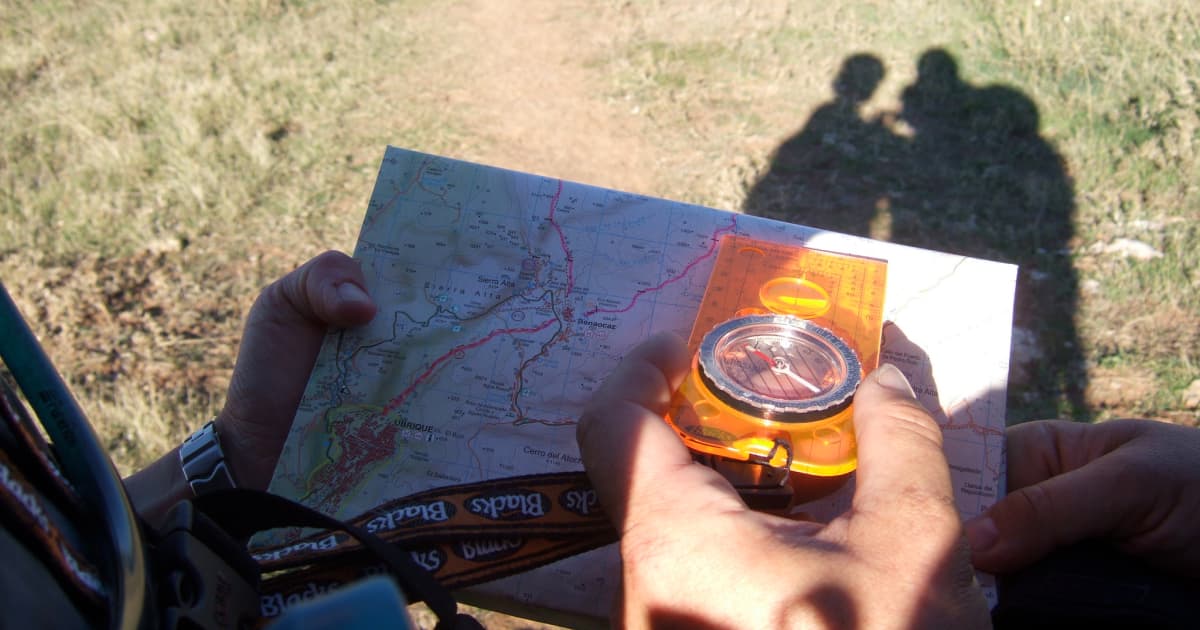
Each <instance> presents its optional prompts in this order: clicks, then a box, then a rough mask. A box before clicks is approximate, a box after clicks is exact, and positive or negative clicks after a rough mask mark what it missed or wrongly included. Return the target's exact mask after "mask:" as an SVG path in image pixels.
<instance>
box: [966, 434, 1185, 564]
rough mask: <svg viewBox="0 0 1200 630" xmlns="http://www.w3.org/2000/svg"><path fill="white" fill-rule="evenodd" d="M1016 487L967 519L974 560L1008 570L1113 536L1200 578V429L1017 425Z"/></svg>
mask: <svg viewBox="0 0 1200 630" xmlns="http://www.w3.org/2000/svg"><path fill="white" fill-rule="evenodd" d="M1007 438H1008V491H1009V494H1008V495H1007V496H1005V497H1004V498H1003V499H1001V500H1000V501H999V502H997V503H996V504H995V505H993V506H992V507H991V509H990V510H988V512H987V513H986V514H983V515H981V516H979V517H977V518H975V519H973V520H971V521H970V522H969V523H967V536H968V539H969V540H970V541H971V547H972V549H973V553H972V561H973V562H974V563H975V566H977V567H979V568H980V569H983V570H985V571H991V572H994V573H1005V572H1009V571H1013V570H1016V569H1020V568H1022V567H1025V566H1027V565H1029V564H1032V563H1033V562H1035V561H1037V560H1039V559H1041V558H1042V557H1044V556H1045V555H1047V554H1048V553H1050V552H1051V551H1052V550H1054V549H1055V548H1058V547H1065V546H1067V545H1071V544H1073V543H1077V542H1081V541H1084V540H1088V539H1104V540H1108V541H1111V542H1112V543H1114V544H1116V545H1117V546H1118V547H1119V548H1120V549H1121V550H1123V551H1125V552H1126V553H1129V554H1131V555H1134V556H1137V557H1140V558H1142V559H1144V560H1146V561H1147V562H1149V563H1151V564H1153V565H1155V566H1157V567H1160V568H1163V569H1166V570H1169V571H1171V572H1174V573H1177V574H1181V575H1184V576H1188V577H1200V544H1198V543H1200V528H1198V527H1197V525H1196V523H1197V522H1200V429H1192V428H1188V427H1181V426H1176V425H1171V424H1165V423H1160V422H1154V421H1150V420H1110V421H1108V422H1103V423H1101V424H1080V423H1076V422H1066V421H1042V422H1028V423H1024V424H1019V425H1016V426H1013V427H1011V428H1009V429H1008V433H1007Z"/></svg>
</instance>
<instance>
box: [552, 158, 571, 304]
mask: <svg viewBox="0 0 1200 630" xmlns="http://www.w3.org/2000/svg"><path fill="white" fill-rule="evenodd" d="M562 188H563V184H562V180H561V179H560V180H558V190H556V191H554V197H553V198H551V199H550V214H549V216H548V217H547V220H548V221H550V225H552V226H554V231H555V232H558V242H559V243H561V244H562V250H563V255H565V256H566V257H567V295H570V294H571V290H572V289H573V288H575V257H574V256H572V255H571V250H570V248H568V247H567V236H566V235H565V234H563V231H562V227H561V226H559V225H558V222H557V221H555V220H554V213H555V212H556V211H557V210H558V198H559V197H561V196H562Z"/></svg>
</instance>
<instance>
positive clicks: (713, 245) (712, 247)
mask: <svg viewBox="0 0 1200 630" xmlns="http://www.w3.org/2000/svg"><path fill="white" fill-rule="evenodd" d="M736 228H737V215H734V216H733V217H731V218H730V221H729V225H727V226H725V227H723V228H719V229H716V230H713V233H712V236H710V237H709V238H710V239H711V240H710V242H709V245H708V251H706V252H704V254H702V255H701V256H699V257H697V258H696V259H695V260H693V261H692V262H690V263H688V264H687V266H686V267H684V268H683V271H681V272H679V274H678V275H676V276H675V277H674V278H667V279H666V280H663V281H662V283H660V284H659V285H658V286H655V287H649V288H646V289H640V290H638V292H637V293H634V294H633V299H632V300H630V301H629V304H627V305H625V307H624V308H599V307H597V308H594V309H592V310H590V311H588V312H586V313H584V314H583V316H584V317H589V316H591V315H595V314H596V313H626V312H628V311H630V310H632V309H633V306H634V305H635V304H637V301H638V298H640V297H642V296H643V295H645V294H646V293H651V292H653V291H659V290H661V289H662V288H663V287H665V286H667V285H668V284H672V283H675V282H678V281H680V280H682V279H683V278H684V277H685V276H687V275H688V273H689V272H691V270H692V267H695V266H696V265H698V264H700V263H701V262H702V261H704V260H705V259H706V258H708V257H710V256H712V255H713V253H715V252H716V251H717V242H718V239H717V237H718V236H720V235H722V234H724V233H726V232H730V231H732V230H734V229H736Z"/></svg>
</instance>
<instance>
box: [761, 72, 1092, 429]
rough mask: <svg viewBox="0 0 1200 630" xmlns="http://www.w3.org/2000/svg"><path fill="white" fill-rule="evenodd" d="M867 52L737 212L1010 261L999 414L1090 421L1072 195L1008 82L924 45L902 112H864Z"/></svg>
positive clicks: (873, 82)
mask: <svg viewBox="0 0 1200 630" xmlns="http://www.w3.org/2000/svg"><path fill="white" fill-rule="evenodd" d="M884 72H885V69H884V66H883V63H882V62H881V61H880V60H879V59H878V58H877V57H875V56H874V55H870V54H856V55H852V56H850V57H848V58H846V60H845V61H844V62H843V64H842V67H841V70H840V71H839V73H838V75H837V77H836V78H835V80H834V82H833V89H834V93H835V97H834V99H833V100H832V101H830V102H828V103H825V104H823V105H821V106H820V107H818V108H817V109H816V110H815V111H814V112H813V114H812V115H811V117H810V118H809V119H808V121H807V123H806V124H805V125H804V127H803V128H802V129H801V130H800V131H799V132H798V133H796V134H795V135H794V136H792V137H791V138H789V139H788V140H787V141H785V142H784V143H783V144H781V145H780V146H779V148H778V149H777V150H776V152H775V154H774V155H773V157H772V161H771V165H770V168H769V170H767V171H766V172H765V173H764V174H763V175H762V176H761V177H760V179H759V180H758V181H757V182H756V183H755V184H754V186H753V187H752V188H751V190H750V192H749V194H748V196H747V199H746V202H745V205H744V208H743V210H744V211H745V212H746V213H747V214H754V215H758V216H765V217H770V218H774V219H780V220H784V221H791V222H796V223H803V224H806V225H810V226H813V227H818V228H823V229H828V230H835V231H838V232H845V233H849V234H857V235H862V236H870V237H873V238H877V239H881V240H888V241H892V242H895V243H901V244H904V245H912V246H916V247H924V248H929V249H937V250H941V251H946V252H950V253H956V254H962V255H968V256H974V257H979V258H987V259H992V260H999V261H1003V262H1009V263H1015V264H1017V265H1019V266H1020V272H1019V274H1018V280H1017V294H1016V303H1015V313H1014V326H1015V327H1016V330H1015V331H1014V356H1013V360H1012V368H1011V370H1010V390H1009V401H1008V408H1009V410H1010V412H1009V417H1010V418H1014V419H1021V420H1024V419H1031V418H1035V417H1057V416H1061V415H1071V416H1074V417H1075V418H1078V419H1088V418H1089V411H1088V409H1087V407H1086V405H1085V402H1084V397H1083V392H1084V389H1085V387H1086V372H1085V371H1084V369H1083V366H1082V354H1081V348H1080V345H1079V340H1078V335H1077V332H1076V327H1075V321H1074V316H1075V309H1076V300H1077V279H1076V275H1075V270H1074V268H1073V266H1072V265H1071V259H1070V257H1069V246H1070V240H1071V237H1072V235H1073V225H1072V219H1073V214H1074V207H1075V203H1074V191H1073V184H1072V181H1071V178H1070V176H1069V174H1068V172H1067V169H1066V167H1065V164H1064V162H1063V159H1062V157H1061V156H1060V155H1059V154H1058V153H1057V152H1056V151H1055V149H1054V148H1053V147H1052V146H1051V145H1050V143H1049V142H1047V141H1046V140H1045V139H1043V138H1042V137H1041V136H1040V135H1039V119H1038V109H1037V106H1036V105H1035V104H1034V102H1033V101H1032V100H1031V99H1030V98H1029V97H1028V96H1026V95H1025V94H1023V93H1021V92H1020V91H1019V90H1016V89H1014V88H1011V87H1007V86H1002V85H987V86H983V87H975V86H972V85H970V84H968V83H967V82H965V81H963V80H962V79H961V78H960V77H959V73H958V64H957V62H956V61H955V60H954V58H953V57H952V56H951V55H950V54H949V53H947V52H946V51H945V50H942V49H930V50H927V51H926V52H924V53H923V54H922V55H921V57H920V59H919V60H918V65H917V78H916V80H915V81H914V82H913V83H912V84H911V85H909V86H907V87H906V88H904V90H903V92H902V95H901V108H900V110H899V111H896V112H885V113H884V114H882V115H880V116H876V117H874V118H870V119H867V118H864V115H863V106H864V104H865V103H866V102H867V101H868V100H870V98H871V97H872V96H873V95H874V93H875V91H876V89H877V88H878V86H879V84H880V82H881V81H882V80H883V77H884Z"/></svg>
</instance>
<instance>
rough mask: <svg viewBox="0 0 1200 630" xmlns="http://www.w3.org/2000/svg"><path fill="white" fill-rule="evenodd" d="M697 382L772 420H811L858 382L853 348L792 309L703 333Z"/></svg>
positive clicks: (833, 407) (837, 406) (829, 410)
mask: <svg viewBox="0 0 1200 630" xmlns="http://www.w3.org/2000/svg"><path fill="white" fill-rule="evenodd" d="M697 363H698V367H699V370H700V378H701V380H702V382H703V383H704V384H705V385H706V386H707V387H708V388H709V389H710V390H711V391H712V393H713V394H714V395H715V396H716V397H717V398H718V399H720V400H721V401H722V402H724V403H726V404H728V405H730V406H731V407H733V408H735V409H737V410H738V411H741V412H743V413H746V414H749V415H752V416H757V417H760V418H762V419H764V420H772V421H775V422H813V421H819V420H823V419H825V418H828V417H829V416H831V415H833V414H836V413H837V412H838V411H841V410H842V409H844V408H845V407H846V406H848V405H849V404H850V401H851V399H852V397H853V395H854V392H855V390H856V389H857V388H858V385H859V383H861V382H862V373H863V370H862V365H861V363H860V362H859V360H858V355H857V354H856V353H855V352H854V350H853V349H851V348H850V346H849V345H848V344H847V343H846V342H845V341H843V340H842V338H841V337H838V336H837V335H836V334H834V333H833V332H832V331H830V330H828V329H826V328H824V327H822V326H819V325H817V324H814V323H813V322H811V321H808V320H803V319H799V318H796V317H792V316H789V315H749V316H744V317H736V318H734V319H731V320H729V321H726V322H724V323H722V324H720V325H718V326H717V327H716V328H714V329H713V330H712V331H710V332H709V333H708V334H707V335H705V337H704V340H703V341H702V342H701V344H700V350H699V353H698V357H697Z"/></svg>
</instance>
